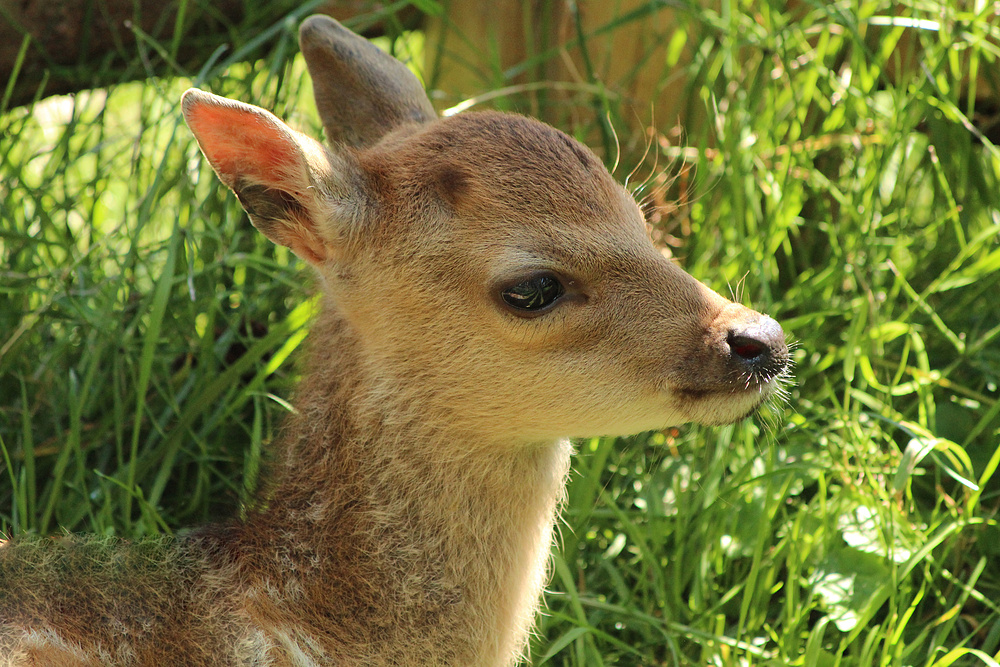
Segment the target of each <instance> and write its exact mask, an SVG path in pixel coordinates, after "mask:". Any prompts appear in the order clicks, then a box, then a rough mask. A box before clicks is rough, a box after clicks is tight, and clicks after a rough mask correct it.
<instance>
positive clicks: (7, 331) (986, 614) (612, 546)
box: [0, 1, 1000, 667]
mask: <svg viewBox="0 0 1000 667" xmlns="http://www.w3.org/2000/svg"><path fill="white" fill-rule="evenodd" d="M581 4H582V6H584V7H585V4H583V3H581ZM674 4H675V5H676V7H677V10H676V13H675V19H676V25H675V27H674V29H673V32H671V33H670V34H669V35H665V36H663V37H662V41H663V42H664V43H668V44H670V45H672V51H671V53H674V54H677V53H683V54H685V56H684V57H683V58H679V59H678V62H679V64H678V67H679V68H681V69H682V70H683V74H684V77H685V81H686V84H685V86H686V87H685V94H684V100H683V102H684V104H685V105H686V106H687V108H688V109H689V111H688V112H686V113H687V115H686V118H687V122H686V123H685V125H684V128H683V131H681V132H678V131H676V128H674V127H673V125H674V119H675V118H676V116H674V117H670V116H661V115H656V116H654V117H655V118H663V119H665V120H661V121H658V122H657V123H652V122H650V123H649V126H650V130H649V131H648V132H646V131H644V130H643V129H642V128H640V130H636V129H635V126H636V125H637V123H636V117H637V114H636V112H635V111H634V109H632V108H631V107H630V106H629V103H628V101H627V99H626V97H625V96H624V95H621V94H619V93H618V91H617V90H615V89H614V88H612V87H610V86H606V85H605V83H604V82H603V81H601V79H600V77H599V67H597V64H599V63H600V58H599V57H598V55H597V53H596V51H595V52H594V53H593V54H592V57H591V58H590V61H591V63H592V64H594V67H593V68H592V69H593V72H592V74H593V75H594V76H593V77H592V79H590V80H587V81H584V82H582V83H580V82H578V83H577V84H574V85H572V86H564V85H562V84H559V83H557V82H553V81H548V80H544V79H543V80H536V81H534V82H533V83H534V85H528V84H531V83H532V82H530V81H529V82H528V84H525V83H524V82H523V81H522V80H520V79H518V82H519V83H517V84H516V85H510V86H509V88H507V89H506V90H505V91H503V92H504V93H505V94H503V95H499V96H497V97H495V98H494V99H493V100H492V101H491V103H493V104H497V105H499V106H502V107H504V108H512V109H520V110H524V111H532V112H537V113H541V114H543V115H544V116H545V117H546V118H549V119H550V120H552V121H553V122H555V123H557V124H558V125H560V126H561V127H562V128H563V129H566V130H567V131H570V132H573V133H575V134H576V135H577V136H580V137H584V138H587V139H588V140H590V141H591V143H592V144H594V145H595V148H596V149H597V150H598V151H599V152H600V153H601V154H602V155H604V156H605V158H606V159H607V161H608V163H609V165H613V164H614V163H615V161H616V159H617V161H618V162H619V166H618V168H617V170H616V174H617V175H618V176H619V177H620V178H622V179H623V180H624V179H625V178H626V176H627V175H628V174H629V173H630V172H631V171H632V167H634V166H636V165H638V168H637V171H636V172H635V174H634V175H633V176H632V177H631V179H630V183H631V184H632V186H633V187H634V188H635V189H636V192H637V196H638V197H639V198H641V199H643V200H644V201H645V202H646V203H647V208H648V210H649V211H650V217H651V220H653V221H654V222H655V224H656V229H655V234H656V236H657V237H658V238H660V239H662V240H663V241H664V242H666V243H669V244H670V245H671V246H672V247H673V248H674V252H675V254H676V255H677V256H678V257H679V259H680V261H681V263H682V264H683V265H684V267H685V268H686V269H687V270H688V271H689V272H691V273H693V274H694V275H695V276H697V277H698V278H700V279H702V280H703V281H705V282H706V283H708V284H709V285H711V286H712V287H714V288H716V289H718V290H719V291H721V292H723V293H727V294H733V295H734V296H735V297H736V298H739V299H741V300H744V301H746V302H748V303H752V304H753V305H754V306H755V307H756V308H757V309H759V310H763V311H765V312H768V313H770V314H771V315H773V316H774V317H776V318H777V319H779V320H780V321H781V322H782V323H783V324H784V326H785V328H786V330H787V331H788V332H789V333H790V335H791V336H792V337H793V338H794V340H795V341H796V344H795V350H794V356H795V360H796V368H795V376H796V377H795V383H794V385H792V386H791V387H790V397H789V399H788V402H787V404H778V405H775V406H772V408H771V409H770V411H769V412H768V413H767V414H765V415H762V416H761V418H759V419H757V420H755V421H753V422H748V423H744V424H740V425H737V426H731V427H726V428H721V429H701V428H695V427H684V428H681V429H672V430H670V431H667V432H663V433H652V434H646V435H643V436H637V437H635V438H630V439H627V440H622V441H615V440H610V439H597V440H592V441H587V442H581V443H579V450H580V451H579V456H578V457H577V459H576V462H575V472H574V475H573V479H572V482H571V486H570V490H569V501H568V504H567V508H566V512H565V515H564V519H563V522H562V525H561V530H560V532H561V537H560V544H559V546H558V548H557V549H556V551H555V567H554V570H553V579H552V590H551V592H550V594H549V595H548V596H547V599H546V603H547V606H546V609H545V611H544V612H543V614H542V615H541V617H540V619H539V620H540V626H539V630H538V636H537V637H536V638H535V640H534V641H533V644H532V661H533V664H536V665H542V664H552V665H574V666H576V665H578V666H584V665H586V666H588V667H589V666H592V665H613V664H615V665H727V666H728V665H734V666H735V665H806V666H812V665H823V666H825V665H844V666H854V665H856V666H859V667H862V666H863V667H868V666H869V665H880V666H881V665H886V666H889V665H892V666H896V665H900V666H902V665H926V666H928V667H930V666H932V665H933V666H940V667H944V666H946V665H995V664H998V661H1000V606H998V605H1000V602H998V601H1000V527H998V525H997V522H996V516H997V511H998V507H1000V481H998V479H997V478H996V476H995V472H996V468H997V466H998V464H1000V390H998V384H1000V298H998V296H997V295H998V294H1000V150H998V148H997V146H996V145H994V143H993V142H992V141H991V140H990V139H989V138H988V137H987V136H985V135H984V132H985V131H987V125H983V124H977V123H979V122H980V115H981V114H982V112H983V109H984V107H983V105H982V103H981V102H980V103H979V106H977V97H981V93H983V92H984V91H983V85H987V86H992V90H993V95H997V91H1000V81H998V79H1000V74H998V72H1000V62H998V57H1000V28H998V26H1000V17H998V16H997V15H996V13H995V12H996V8H995V6H994V5H990V4H988V3H984V2H979V3H968V4H953V3H949V4H944V3H923V2H915V1H912V2H905V3H892V4H890V3H887V2H885V3H883V2H863V3H855V4H853V5H851V4H847V3H834V4H831V3H819V2H816V3H809V2H805V3H796V4H794V5H793V6H791V7H786V6H785V5H784V4H782V3H764V4H761V3H751V2H748V1H743V2H738V1H736V2H722V3H721V4H719V5H716V6H714V7H703V6H700V5H695V4H693V3H692V4H687V3H686V2H682V3H679V4H677V3H674ZM422 5H426V6H427V7H428V8H433V7H432V5H433V3H429V2H425V3H422ZM662 10H663V4H660V3H648V4H643V5H641V6H640V8H639V10H635V11H626V10H623V11H622V12H621V14H620V16H619V17H618V18H616V19H614V20H612V22H611V23H610V24H608V25H606V26H603V27H602V28H601V29H600V30H599V31H595V33H594V34H588V33H586V32H580V33H579V34H576V35H575V36H574V39H573V40H572V43H573V46H572V47H570V49H569V50H568V51H567V53H566V54H563V53H561V52H560V49H559V45H558V43H555V42H552V41H551V40H550V42H548V43H545V44H543V45H542V47H539V49H538V50H537V51H536V52H533V53H529V54H527V56H526V58H527V60H526V61H525V63H524V66H523V67H519V68H516V71H515V70H510V69H508V70H504V68H503V67H501V66H500V65H499V63H498V62H496V61H491V60H490V58H494V57H495V56H493V55H492V54H491V51H490V50H489V49H485V50H484V54H483V58H484V62H483V63H481V67H479V69H480V70H481V71H483V72H490V73H492V74H491V76H492V77H493V79H492V80H491V82H490V86H491V89H492V90H499V89H501V88H504V87H505V86H506V85H507V84H509V83H511V82H510V81H507V80H506V79H505V78H504V77H513V76H515V75H521V74H522V73H523V72H535V73H536V74H537V73H538V72H541V71H542V70H543V68H542V67H541V65H543V64H544V63H545V62H548V61H549V60H555V59H560V58H563V57H567V56H573V57H577V58H579V57H580V54H579V51H580V50H586V49H591V48H594V49H596V48H597V46H596V45H597V44H598V41H597V40H599V39H600V38H603V37H604V36H606V35H608V34H614V32H615V31H616V30H620V29H621V30H623V29H625V28H626V27H627V26H629V25H634V24H635V22H643V21H646V20H648V19H649V17H651V16H654V15H655V14H656V12H659V11H662ZM526 11H527V10H526ZM444 18H445V19H447V14H445V15H444ZM529 18H530V17H528V15H527V14H526V24H529V23H530V20H528V19H529ZM361 20H362V21H364V20H367V19H366V18H364V17H363V18H362V19H361ZM445 23H446V24H447V21H445ZM390 25H392V23H391V21H390ZM294 28H295V20H294V18H293V19H292V20H289V21H281V22H278V23H277V24H276V25H275V27H274V29H273V31H272V32H271V33H270V34H269V39H268V40H260V41H259V42H258V43H256V44H255V45H254V46H253V48H255V49H257V50H252V51H247V52H245V53H241V54H234V55H233V57H231V58H229V59H228V60H225V61H223V60H217V61H215V62H213V63H210V64H209V65H208V66H206V69H205V70H204V71H202V72H199V73H180V72H179V73H178V76H177V78H175V79H168V80H160V81H150V82H149V83H147V84H145V85H138V84H128V85H122V86H118V87H115V88H112V89H109V90H107V91H94V92H91V93H89V94H86V95H78V96H76V97H75V98H72V99H69V98H64V99H61V100H58V101H55V102H53V101H47V102H45V103H42V104H39V105H36V106H35V107H33V108H20V109H14V110H12V111H10V112H8V113H6V114H5V115H4V116H2V117H0V221H2V224H0V249H2V250H0V251H2V253H3V261H2V264H0V275H2V280H0V301H2V303H0V454H2V456H3V460H4V465H3V466H0V529H2V530H4V531H8V532H24V531H37V532H42V533H50V532H54V531H57V530H61V529H65V530H72V531H90V532H99V533H103V534H120V535H129V536H139V535H146V534H151V533H160V532H172V531H174V530H177V529H178V528H179V527H183V526H186V525H190V524H192V523H197V522H202V521H205V520H211V519H214V518H218V517H220V516H225V515H228V514H230V513H232V512H233V511H236V508H237V507H238V506H239V503H240V501H241V499H242V498H244V497H245V495H246V493H247V492H248V490H249V489H252V487H253V484H254V475H255V472H256V470H257V468H258V466H259V464H260V459H261V452H262V450H263V449H264V448H265V447H266V444H267V442H269V441H270V440H271V439H273V438H274V437H275V433H276V430H277V429H278V428H279V424H280V421H281V418H282V416H283V415H284V414H285V413H286V412H287V410H288V405H287V403H286V402H285V399H286V398H287V397H289V395H290V390H291V387H292V386H293V384H294V380H295V370H294V366H293V365H292V364H291V363H290V361H289V359H290V358H291V353H292V352H293V351H294V348H295V347H296V346H297V344H298V342H299V341H300V340H301V337H302V336H303V335H304V334H305V331H306V330H307V328H308V316H309V314H310V312H311V308H312V302H311V301H310V300H309V299H307V298H303V297H302V294H303V293H308V292H309V289H310V287H309V281H308V277H307V276H308V272H306V271H303V270H302V267H301V266H300V265H299V264H298V263H297V262H296V261H295V260H294V258H293V257H291V256H290V254H289V253H288V252H286V251H285V250H284V249H282V248H275V247H273V246H272V245H271V244H269V243H268V242H266V241H265V240H263V239H262V238H261V237H260V236H259V235H258V234H256V233H255V232H254V230H253V229H252V228H251V227H250V225H249V224H248V223H247V221H246V218H245V216H244V215H243V213H242V211H241V210H240V209H239V207H238V205H237V204H236V202H235V201H234V200H233V198H231V197H228V196H227V194H226V192H225V191H224V189H223V188H221V187H220V186H219V185H218V184H217V182H216V179H215V178H214V177H213V176H212V174H211V172H210V171H209V170H208V168H207V166H206V165H204V163H203V162H202V161H201V160H200V159H199V157H198V153H197V149H196V147H195V146H194V144H193V141H192V140H191V138H190V137H189V135H188V133H187V132H186V130H185V129H184V127H183V125H182V123H181V121H180V117H179V114H178V111H177V99H178V96H179V92H180V91H181V90H182V89H183V88H185V87H186V86H187V85H189V84H191V83H192V82H194V83H198V84H200V85H205V86H207V87H210V88H211V89H212V90H213V91H215V92H218V93H220V94H225V95H229V96H232V97H234V98H238V99H243V100H252V101H255V102H256V103H257V104H260V105H261V106H265V107H267V108H271V109H273V110H275V112H276V113H277V114H278V115H279V116H281V117H284V118H286V119H288V120H289V122H290V123H291V124H292V125H293V126H296V127H298V128H300V129H303V130H304V131H307V132H309V133H311V134H313V135H314V136H319V132H320V131H319V125H318V123H317V121H316V118H315V116H314V110H313V107H312V102H311V99H310V91H309V87H308V85H307V84H306V81H307V78H306V77H305V76H304V69H303V67H302V64H301V61H300V60H299V59H298V58H296V57H294V54H295V46H294ZM449 29H452V30H454V29H457V27H456V26H454V25H451V26H450V28H449ZM598 33H599V34H598ZM411 37H412V36H411ZM418 37H419V36H418ZM421 43H422V42H421V40H420V39H412V38H408V37H406V36H402V37H400V38H399V39H396V40H395V41H388V40H385V41H384V42H383V44H384V45H386V46H387V48H392V49H395V50H397V51H398V52H399V53H411V52H412V53H414V54H417V55H419V52H420V45H421ZM248 55H250V56H252V58H253V59H252V62H251V64H243V63H242V62H241V61H242V60H244V59H246V57H247V56H248ZM595 63H596V64H595ZM418 64H419V63H418ZM434 67H435V65H434V62H433V61H431V62H429V63H427V64H426V66H425V68H423V69H421V73H422V74H423V76H424V77H425V80H427V81H435V80H437V78H438V72H436V71H434ZM567 89H569V90H571V91H572V94H571V95H568V96H559V95H557V94H556V93H557V92H559V91H561V90H567ZM480 92H482V93H487V95H486V97H489V95H488V93H489V90H485V89H484V90H482V91H480ZM447 93H448V91H445V92H444V96H445V97H447ZM456 101H461V100H454V99H452V100H451V102H449V103H454V102H456ZM469 102H470V104H473V103H475V102H477V99H471V100H469ZM987 111H988V110H987ZM639 115H640V116H641V114H639ZM609 130H610V131H609ZM616 135H617V136H616ZM647 148H648V150H646V149H647ZM644 152H645V158H644V157H643V153H644Z"/></svg>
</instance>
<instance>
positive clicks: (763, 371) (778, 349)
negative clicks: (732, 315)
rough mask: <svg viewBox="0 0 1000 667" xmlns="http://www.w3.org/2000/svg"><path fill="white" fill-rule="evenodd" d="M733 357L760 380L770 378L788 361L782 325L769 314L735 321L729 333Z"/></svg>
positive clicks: (779, 372)
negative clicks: (743, 320)
mask: <svg viewBox="0 0 1000 667" xmlns="http://www.w3.org/2000/svg"><path fill="white" fill-rule="evenodd" d="M726 342H727V343H728V344H729V354H730V359H731V361H732V362H733V363H734V364H735V365H737V366H739V367H740V368H742V369H744V370H745V371H748V372H750V373H751V374H752V375H753V376H754V377H757V378H759V379H761V380H764V381H766V380H770V379H771V378H774V377H776V376H778V375H780V374H781V373H782V371H784V370H785V367H786V366H787V365H788V345H787V344H786V343H785V332H784V331H783V330H782V328H781V325H780V324H778V323H777V322H776V321H774V320H773V319H771V318H770V317H768V316H766V315H759V316H758V317H756V318H754V320H753V321H751V322H740V323H737V324H734V325H733V326H732V328H730V330H729V333H728V334H727V335H726Z"/></svg>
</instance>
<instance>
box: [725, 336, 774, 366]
mask: <svg viewBox="0 0 1000 667" xmlns="http://www.w3.org/2000/svg"><path fill="white" fill-rule="evenodd" d="M728 342H729V349H730V350H732V352H733V354H735V355H736V356H738V357H743V358H744V359H746V360H747V361H752V360H754V359H756V358H757V357H759V356H760V355H762V354H765V353H766V352H767V345H765V344H764V343H762V342H760V341H759V340H754V339H753V338H750V337H749V336H740V335H737V334H732V333H731V334H729V341H728Z"/></svg>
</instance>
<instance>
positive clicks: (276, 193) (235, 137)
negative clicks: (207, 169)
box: [181, 88, 362, 265]
mask: <svg viewBox="0 0 1000 667" xmlns="http://www.w3.org/2000/svg"><path fill="white" fill-rule="evenodd" d="M181 107H182V109H183V112H184V119H185V120H186V121H187V124H188V127H190V128H191V131H192V132H193V133H194V136H195V139H197V140H198V145H199V146H200V147H201V150H202V152H203V153H204V154H205V157H206V158H208V161H209V163H210V164H211V165H212V168H213V169H215V173H216V174H218V176H219V180H221V181H222V183H223V184H224V185H226V186H227V187H229V188H230V189H231V190H232V191H233V192H234V193H235V194H236V197H237V198H238V199H239V200H240V203H241V204H242V205H243V208H244V209H245V210H246V212H247V213H248V214H249V215H250V221H251V222H253V224H254V226H255V227H256V228H257V229H259V230H260V231H261V233H263V234H264V236H266V237H267V238H269V239H271V241H273V242H275V243H278V244H280V245H283V246H287V247H289V248H291V249H292V251H293V252H295V254H296V255H298V256H299V257H301V258H302V259H304V260H306V261H308V262H309V263H311V264H313V265H319V264H322V263H323V262H325V261H326V260H328V259H330V258H331V257H332V256H333V255H334V254H335V253H336V251H337V249H338V248H339V247H340V246H341V245H342V244H341V240H342V237H343V235H344V229H343V226H344V225H345V224H347V223H349V222H350V221H351V220H350V219H351V218H356V217H357V214H358V211H357V210H356V207H355V204H356V202H358V201H360V199H361V198H359V197H358V196H357V193H356V192H354V191H352V190H353V188H356V187H357V184H358V183H359V182H361V180H362V179H361V178H360V177H359V170H358V168H357V166H356V165H355V164H354V163H353V162H352V161H351V160H350V159H349V158H347V157H345V156H338V155H334V154H332V153H330V152H329V151H327V150H326V149H325V148H324V147H323V146H322V145H321V144H320V143H319V142H317V141H315V140H313V139H310V138H309V137H307V136H305V135H303V134H299V133H298V132H295V131H294V130H292V129H291V128H289V127H288V126H287V125H285V124H284V123H283V122H281V121H280V120H278V118H276V117H275V116H274V115H273V114H271V113H269V112H267V111H265V110H264V109H261V108H258V107H255V106H251V105H249V104H243V103H241V102H236V101H234V100H230V99H226V98H224V97H219V96H217V95H212V94H211V93H206V92H204V91H201V90H198V89H196V88H192V89H190V90H188V91H187V92H185V93H184V96H183V97H182V98H181ZM338 223H339V224H338Z"/></svg>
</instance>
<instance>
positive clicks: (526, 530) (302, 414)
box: [248, 314, 570, 665]
mask: <svg viewBox="0 0 1000 667" xmlns="http://www.w3.org/2000/svg"><path fill="white" fill-rule="evenodd" d="M317 334H318V335H317ZM313 337H314V340H313V343H312V349H313V354H325V355H326V356H327V359H326V360H325V362H324V363H323V364H312V365H311V367H312V368H326V369H330V368H331V367H333V370H327V371H326V372H325V374H324V375H314V376H311V377H308V378H304V379H303V382H302V384H301V385H300V387H299V390H298V392H299V393H298V401H297V403H298V414H297V415H296V416H295V417H294V419H293V421H292V424H291V426H290V428H289V430H288V432H287V434H286V437H285V452H284V456H283V460H282V461H281V462H280V464H279V466H278V470H277V471H276V475H275V479H274V482H273V483H272V484H271V486H270V490H269V491H268V492H267V493H266V499H265V500H263V501H262V505H263V509H261V510H260V513H259V514H258V515H256V516H252V517H251V518H250V521H249V522H248V525H249V526H258V527H259V528H260V530H258V532H261V533H266V538H265V539H268V540H270V541H272V542H273V543H274V544H276V545H278V549H279V550H281V551H282V554H281V558H282V559H283V560H284V563H283V565H282V566H281V571H280V572H279V571H275V572H273V574H271V575H267V574H265V576H266V577H267V578H268V579H269V581H268V582H267V585H268V588H269V589H270V590H272V591H274V590H277V589H276V587H280V589H281V595H282V596H285V597H286V598H287V599H286V600H284V602H286V603H301V602H308V605H300V604H298V605H297V607H298V608H299V609H302V608H306V609H312V610H322V613H317V614H316V618H315V619H314V620H313V622H314V623H315V624H316V625H318V626H322V625H324V624H325V623H329V622H330V621H334V622H333V623H332V624H331V627H336V628H337V632H338V633H340V634H345V628H347V629H348V630H347V631H346V635H347V636H346V637H345V638H346V639H348V640H349V641H347V642H345V644H347V645H352V644H353V645H354V646H355V647H357V646H360V647H366V646H367V647H368V648H367V649H365V648H362V649H359V650H360V651H362V653H361V654H359V655H363V654H364V651H368V655H367V656H365V658H364V659H365V660H366V661H367V663H366V664H380V663H378V662H376V661H375V660H374V658H373V656H375V655H377V654H384V655H385V656H387V657H386V661H387V662H389V661H396V662H394V663H393V664H411V661H407V660H403V659H401V656H405V655H411V656H413V660H412V664H424V663H427V664H477V665H493V664H496V665H502V664H511V663H512V662H513V661H514V660H515V659H516V656H517V655H519V654H520V652H521V651H523V649H524V644H525V642H526V639H527V636H528V632H529V629H530V627H531V626H532V624H533V620H534V614H535V611H536V608H537V600H538V599H539V596H540V593H541V589H542V586H543V584H544V581H545V575H546V563H547V559H548V554H549V549H550V545H551V541H552V527H553V523H554V519H555V514H556V511H557V509H558V505H559V503H560V501H561V499H562V495H563V491H564V487H565V477H566V474H567V471H568V468H569V457H570V446H569V444H568V443H566V442H550V443H538V444H534V445H519V446H516V447H514V446H511V445H510V444H509V443H492V442H489V441H488V439H487V436H485V435H483V434H472V433H461V432H456V431H455V430H454V429H453V428H451V427H450V426H449V424H448V420H447V419H445V418H442V419H430V420H429V419H428V418H427V416H426V415H424V414H421V412H420V401H419V396H417V395H409V396H397V395H395V394H394V393H393V391H392V383H391V382H389V383H388V384H387V383H386V380H385V378H384V377H376V376H375V375H377V374H373V373H371V372H370V371H367V370H366V367H365V364H364V361H363V359H362V357H361V355H360V353H359V352H360V346H359V343H358V341H357V340H356V338H355V336H354V334H353V333H352V331H351V329H350V327H349V325H347V324H345V323H344V322H343V321H342V320H340V319H338V318H337V317H336V316H335V314H334V316H333V317H330V316H325V317H324V319H323V320H322V321H320V322H319V323H318V326H317V327H316V328H314V330H313ZM331 351H335V352H333V353H331ZM331 355H336V358H337V359H338V363H337V364H331V362H330V358H329V357H330V356H331ZM265 569H266V568H265ZM279 574H280V576H278V575H279ZM296 574H298V575H299V576H295V575H296ZM296 597H298V598H301V599H298V600H296V599H294V598H296ZM274 602H278V601H277V600H274ZM317 629H321V628H317Z"/></svg>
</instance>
